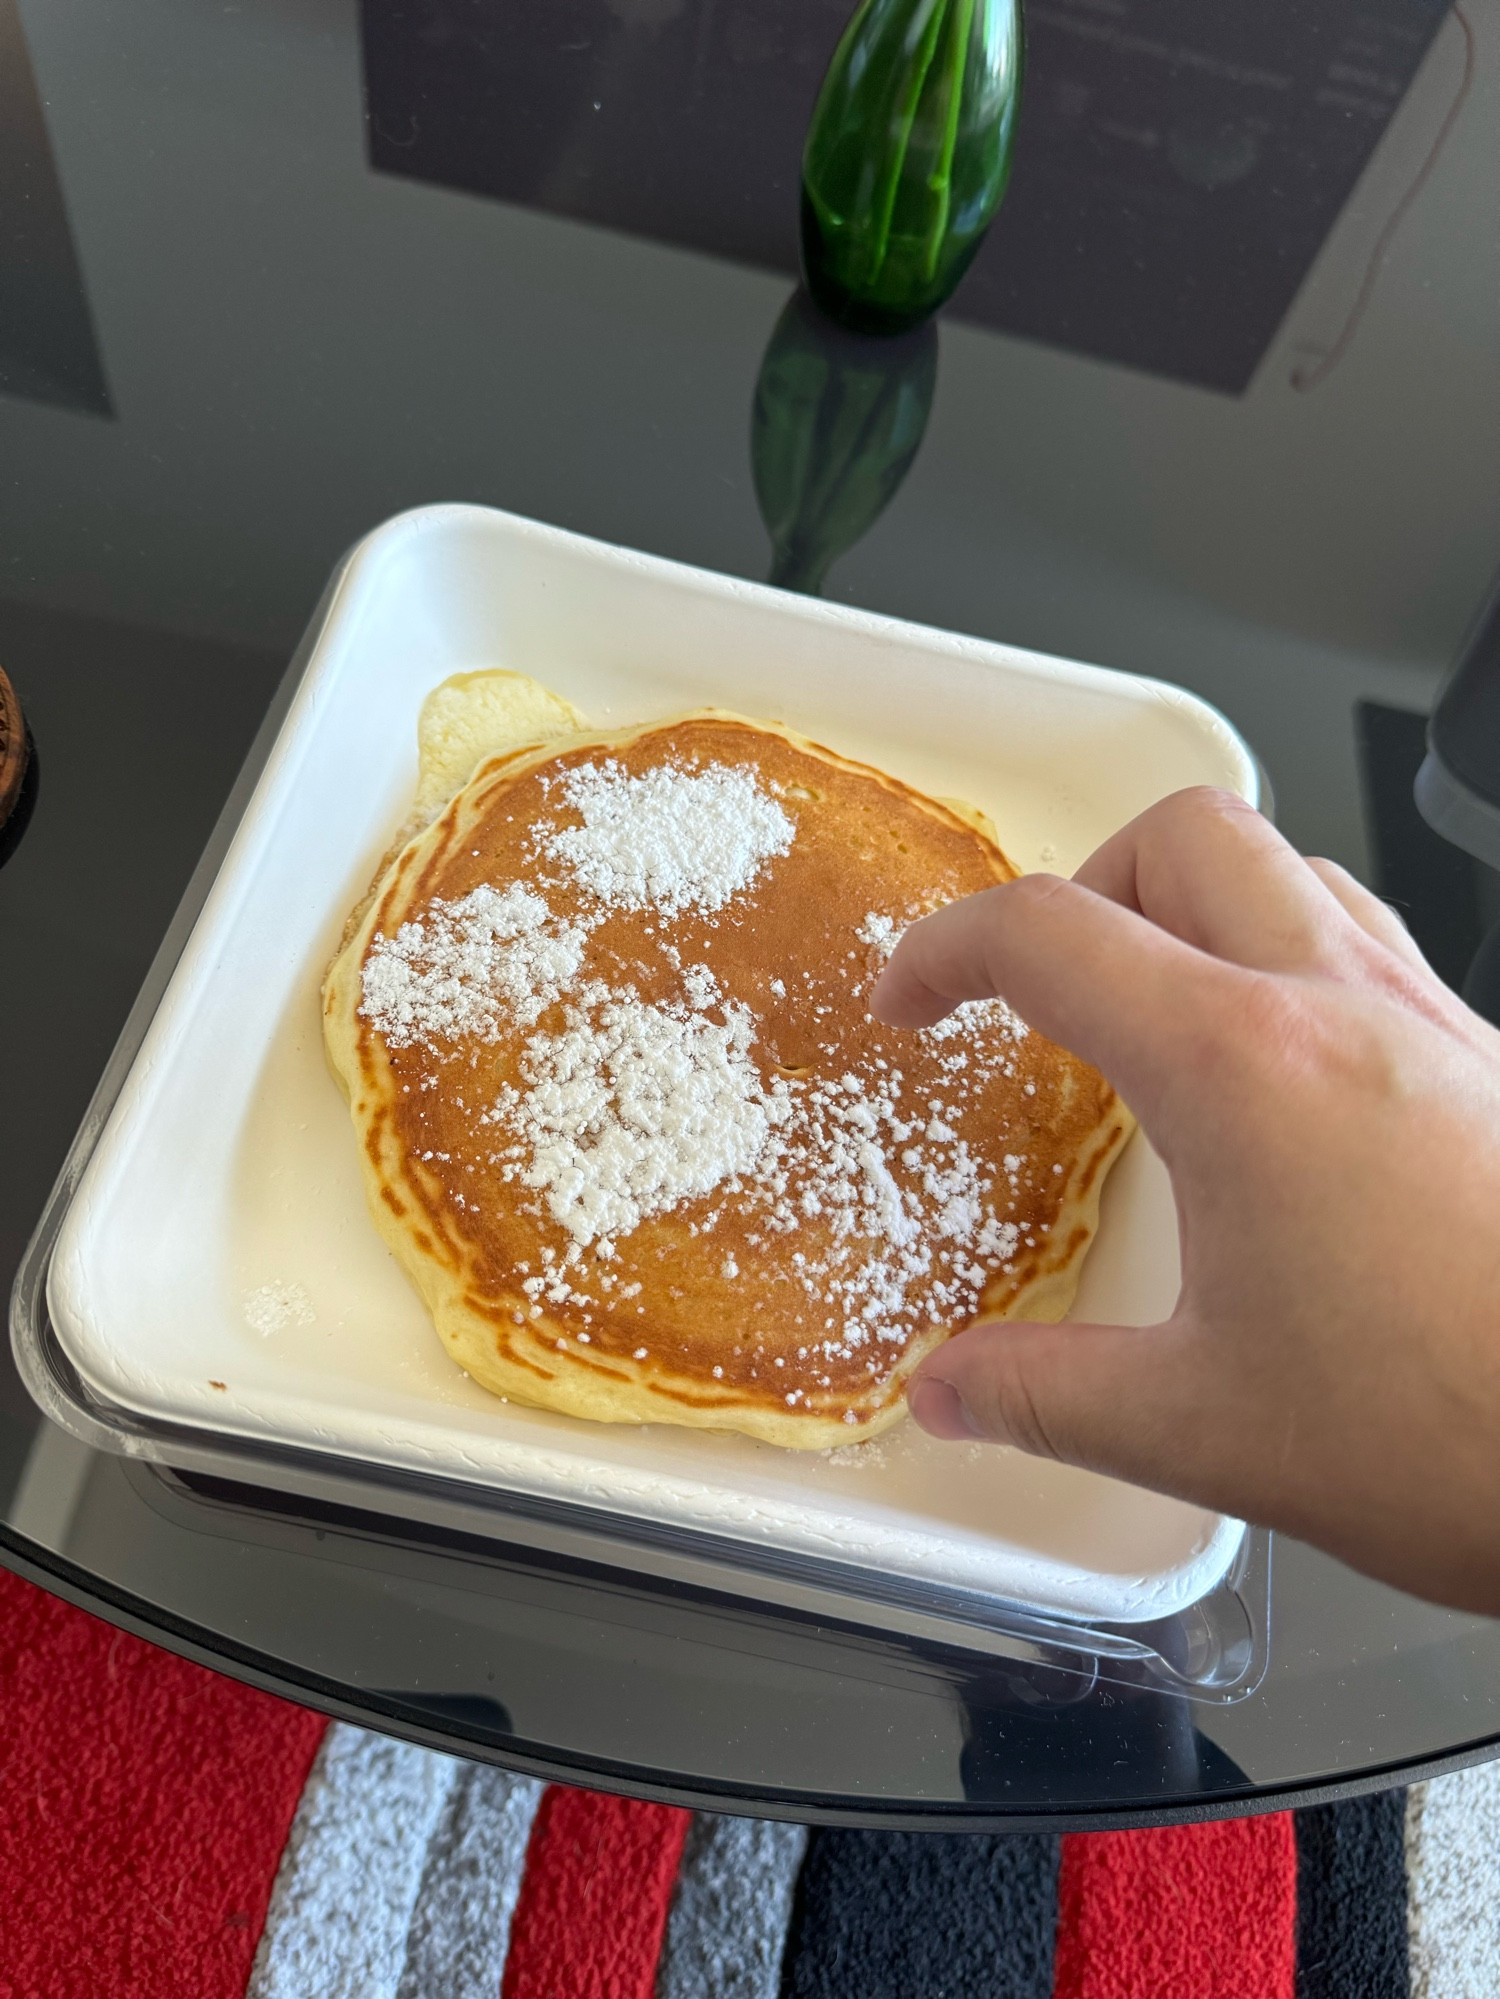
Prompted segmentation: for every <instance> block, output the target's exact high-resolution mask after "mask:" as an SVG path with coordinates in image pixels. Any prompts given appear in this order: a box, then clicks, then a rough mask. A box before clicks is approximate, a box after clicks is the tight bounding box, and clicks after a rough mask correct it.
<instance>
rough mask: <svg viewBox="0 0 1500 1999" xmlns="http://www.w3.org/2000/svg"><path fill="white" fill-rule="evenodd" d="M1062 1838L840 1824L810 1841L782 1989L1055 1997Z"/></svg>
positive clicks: (802, 1994)
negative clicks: (846, 1828) (848, 1828)
mask: <svg viewBox="0 0 1500 1999" xmlns="http://www.w3.org/2000/svg"><path fill="white" fill-rule="evenodd" d="M1058 1853H1059V1843H1058V1841H1057V1840H1056V1839H1053V1838H1050V1837H1048V1836H1046V1835H1043V1834H1037V1833H1028V1834H1017V1835H1015V1836H1013V1837H1005V1836H1003V1835H995V1834H989V1833H920V1832H837V1831H827V1830H818V1831H815V1832H814V1833H813V1834H812V1836H811V1838H810V1839H809V1841H808V1846H807V1858H806V1860H805V1861H804V1862H803V1864H802V1873H801V1875H800V1877H799V1879H798V1882H797V1895H796V1900H795V1903H794V1905H793V1909H792V1922H791V1928H790V1930H789V1931H788V1934H787V1948H786V1957H785V1959H784V1960H783V1971H782V1984H781V1991H782V1999H1050V1995H1051V1992H1052V1948H1053V1938H1054V1935H1055V1932H1056V1929H1057V1866H1058Z"/></svg>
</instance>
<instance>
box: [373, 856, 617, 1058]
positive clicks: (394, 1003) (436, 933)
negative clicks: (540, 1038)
mask: <svg viewBox="0 0 1500 1999" xmlns="http://www.w3.org/2000/svg"><path fill="white" fill-rule="evenodd" d="M587 935H588V931H587V927H586V926H585V925H583V924H580V923H565V922H559V921H556V920H554V918H553V916H552V912H551V911H550V910H549V908H548V907H547V904H546V903H545V902H544V901H543V899H542V898H541V896H539V895H537V894H536V893H535V892H534V891H533V890H532V889H529V888H527V887H525V886H524V885H523V884H522V883H520V882H517V883H515V884H514V885H513V886H511V887H510V888H507V889H506V890H505V891H504V892H503V893H502V892H501V891H500V890H498V889H494V888H491V887H489V886H488V885H484V886H481V887H479V888H476V889H474V890H472V891H471V892H470V893H469V894H468V895H466V896H463V897H461V898H459V899H458V900H457V901H453V902H443V901H441V900H438V901H433V902H431V903H429V904H428V906H427V914H426V917H425V919H422V920H413V921H411V922H409V923H403V924H402V925H401V928H400V929H399V930H398V931H397V932H396V934H395V936H394V937H384V936H382V935H381V934H380V933H379V932H378V931H377V933H376V935H375V938H374V940H373V942H372V944H371V947H370V951H369V954H368V956H367V957H366V959H365V965H364V975H363V979H362V997H361V1003H360V1009H359V1010H360V1012H361V1013H362V1014H363V1015H364V1017H365V1018H366V1019H367V1020H368V1021H369V1022H370V1024H371V1025H372V1026H373V1027H376V1028H378V1029H379V1031H380V1033H381V1034H382V1035H383V1036H384V1037H385V1040H386V1042H387V1043H388V1044H389V1046H391V1047H392V1048H405V1047H406V1046H408V1045H409V1044H410V1043H411V1042H413V1041H421V1042H425V1043H427V1044H429V1045H430V1044H431V1043H433V1042H434V1041H455V1040H458V1039H459V1038H460V1037H463V1036H473V1037H474V1038H475V1039H477V1040H480V1041H494V1040H495V1039H496V1038H497V1036H498V1034H499V1031H500V1022H501V1019H502V1017H503V1016H504V1015H505V1014H507V1013H509V1014H511V1015H513V1016H514V1017H515V1019H516V1020H517V1021H519V1022H520V1024H521V1025H522V1026H523V1027H529V1026H531V1024H532V1023H533V1022H534V1021H536V1020H537V1019H538V1018H539V1017H540V1015H541V1013H542V1011H543V1009H544V1008H545V1007H547V1006H550V1005H552V1004H554V1003H555V1002H556V1001H557V1000H558V999H559V998H560V997H561V994H562V992H563V990H564V988H565V987H566V986H568V985H569V984H570V983H571V982H572V980H573V979H575V978H576V977H577V975H578V969H579V966H580V964H581V963H582V961H583V947H584V940H585V938H586V937H587Z"/></svg>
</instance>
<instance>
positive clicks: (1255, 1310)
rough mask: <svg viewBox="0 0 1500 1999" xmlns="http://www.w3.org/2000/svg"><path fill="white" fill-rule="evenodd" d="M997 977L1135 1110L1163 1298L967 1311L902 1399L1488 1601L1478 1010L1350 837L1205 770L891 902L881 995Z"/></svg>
mask: <svg viewBox="0 0 1500 1999" xmlns="http://www.w3.org/2000/svg"><path fill="white" fill-rule="evenodd" d="M997 993H998V994H1001V995H1003V997H1004V998H1005V999H1006V1000H1007V1001H1008V1002H1009V1003H1010V1004H1011V1005H1012V1006H1013V1007H1014V1008H1015V1009H1016V1011H1017V1012H1018V1013H1019V1014H1021V1015H1022V1017H1023V1018H1024V1019H1026V1020H1028V1021H1029V1022H1031V1024H1032V1025H1033V1026H1035V1027H1036V1028H1038V1029H1039V1030H1040V1031H1041V1032H1042V1033H1043V1034H1046V1035H1048V1036H1049V1037H1050V1038H1051V1039H1053V1040H1055V1041H1058V1042H1061V1043H1062V1044H1063V1045H1064V1046H1066V1047H1068V1048H1071V1049H1073V1050H1075V1051H1076V1052H1077V1053H1078V1054H1080V1055H1082V1056H1083V1057H1084V1058H1085V1059H1086V1060H1087V1061H1090V1062H1092V1063H1094V1064H1095V1065H1096V1066H1097V1067H1098V1068H1100V1069H1101V1070H1102V1071H1103V1072H1104V1074H1105V1075H1106V1076H1107V1077H1108V1078H1109V1080H1110V1081H1111V1082H1112V1083H1113V1084H1114V1085H1115V1087H1116V1088H1117V1089H1118V1090H1119V1091H1120V1094H1121V1095H1122V1096H1123V1097H1124V1099H1125V1101H1126V1102H1127V1103H1128V1104H1129V1105H1130V1107H1131V1109H1132V1110H1133V1111H1134V1112H1135V1114H1136V1116H1137V1117H1138V1118H1139V1120H1140V1123H1141V1126H1142V1129H1143V1130H1144V1131H1145V1133H1146V1134H1147V1136H1148V1137H1149V1139H1150V1141H1151V1143H1152V1145H1153V1146H1154V1147H1155V1148H1156V1150H1157V1152H1158V1153H1159V1154H1160V1155H1161V1157H1162V1159H1163V1160H1164V1161H1165V1163H1166V1167H1167V1170H1168V1172H1169V1173H1170V1174H1171V1177H1172V1186H1173V1191H1174V1194H1175V1196H1176V1202H1177V1215H1178V1224H1179V1228H1180V1232H1181V1241H1182V1291H1181V1295H1180V1297H1179V1299H1178V1303H1177V1308H1176V1310H1175V1311H1174V1312H1173V1314H1172V1316H1171V1318H1170V1319H1168V1320H1166V1321H1165V1322H1164V1323H1163V1324H1161V1325H1158V1326H1149V1327H1121V1326H1093V1325H1081V1324H1069V1323H1065V1324H1062V1325H1057V1326H1050V1325H1025V1324H1015V1323H997V1324H989V1325H977V1326H973V1327H971V1328H970V1329H969V1330H968V1331H966V1332H963V1333H960V1334H958V1335H957V1336H956V1337H955V1338H953V1339H952V1340H950V1341H948V1342H947V1343H946V1344H945V1345H943V1346H941V1347H939V1348H938V1349H937V1351H936V1352H935V1353H933V1354H931V1355H930V1356H929V1357H928V1358H927V1360H926V1361H925V1362H924V1363H923V1365H922V1366H921V1367H920V1368H919V1369H918V1371H917V1373H916V1374H915V1375H914V1377H913V1379H912V1382H911V1385H910V1387H909V1389H908V1400H909V1402H910V1405H911V1410H912V1414H913V1415H914V1416H915V1418H916V1420H917V1422H918V1423H920V1424H921V1426H922V1427H923V1428H924V1429H926V1430H929V1431H931V1432H932V1433H933V1434H934V1435H935V1436H939V1437H950V1438H956V1437H973V1436H976V1435H978V1436H981V1437H985V1438H989V1439H991V1440H993V1441H994V1442H997V1443H1007V1444H1015V1445H1017V1446H1019V1447H1020V1448H1021V1449H1022V1450H1027V1451H1033V1452H1036V1453H1037V1454H1038V1455H1041V1456H1047V1457H1055V1458H1059V1459H1062V1460H1063V1461H1065V1462H1067V1463H1069V1464H1078V1465H1086V1466H1088V1467H1090V1468H1092V1469H1093V1470H1096V1471H1101V1472H1108V1473H1111V1474H1113V1475H1114V1476H1116V1477H1119V1478H1124V1479H1129V1480H1131V1481H1133V1482H1134V1483H1136V1484H1138V1485H1145V1486H1150V1487H1153V1488H1154V1489H1155V1490H1157V1491H1160V1492H1168V1493H1174V1494H1176V1495H1177V1496H1179V1497H1181V1498H1183V1499H1189V1500H1193V1501H1195V1502H1197V1503H1199V1504H1201V1505H1205V1506H1211V1507H1214V1508H1216V1509H1218V1510H1221V1511H1223V1512H1226V1513H1231V1514H1234V1515H1237V1516H1239V1517H1240V1518H1244V1519H1249V1520H1254V1521H1258V1522H1261V1523H1263V1524H1265V1525H1267V1526H1272V1527H1277V1528H1282V1529H1285V1530H1287V1531H1289V1532H1290V1533H1293V1534H1295V1535H1297V1536H1299V1537H1300V1538H1302V1539H1304V1540H1307V1541H1311V1542H1314V1543H1316V1544H1317V1545H1319V1546H1321V1547H1323V1548H1326V1549H1328V1550H1329V1551H1330V1552H1331V1553H1333V1554H1335V1555H1338V1556H1340V1557H1341V1558H1342V1559H1343V1560H1345V1561H1348V1562H1350V1563H1352V1564H1354V1566H1356V1567H1357V1568H1361V1569H1364V1570H1366V1571H1368V1572H1369V1573H1370V1574H1372V1575H1376V1576H1379V1577H1381V1578H1382V1579H1383V1580H1385V1581H1387V1582H1392V1583H1396V1584H1398V1585H1399V1586H1400V1587H1402V1588H1403V1589H1408V1590H1413V1591H1415V1592H1417V1593H1418V1594H1420V1595H1422V1596H1428V1597H1432V1598H1435V1599H1437V1600H1438V1601H1441V1602H1445V1603H1451V1604H1455V1605H1461V1606H1463V1607H1465V1608H1469V1609H1474V1610H1482V1611H1488V1612H1494V1613H1500V1033H1497V1032H1496V1031H1495V1029H1494V1028H1492V1027H1490V1026H1488V1025H1487V1024H1486V1023H1485V1022H1484V1021H1482V1020H1481V1019H1480V1018H1479V1017H1478V1015H1476V1014H1474V1013H1471V1012H1470V1011H1469V1009H1468V1008H1467V1007H1465V1006H1464V1005H1463V1004H1462V1002H1461V1001H1460V1000H1458V999H1457V998H1456V997H1455V996H1454V995H1453V994H1452V993H1451V992H1449V991H1448V990H1447V988H1446V987H1445V986H1443V985H1442V984H1441V983H1440V981H1439V980H1438V979H1437V977H1436V976H1435V975H1434V973H1433V972H1432V971H1431V970H1430V968H1429V967H1428V965H1427V964H1426V962H1425V960H1424V959H1423V958H1422V956H1421V954H1420V953H1419V952H1418V950H1417V948H1416V946H1415V945H1414V944H1413V943H1412V941H1411V939H1410V937H1409V936H1408V935H1407V933H1406V931H1405V930H1404V929H1403V928H1402V926H1401V924H1400V923H1399V921H1398V920H1397V919H1396V917H1395V916H1394V915H1393V914H1392V913H1391V912H1390V911H1389V910H1388V909H1387V908H1386V907H1385V905H1384V904H1383V903H1381V902H1379V901H1378V900H1377V899H1376V898H1375V897H1374V896H1373V895H1371V894H1369V893H1368V892H1367V891H1366V890H1365V889H1363V888H1361V887H1360V886H1359V884H1358V883H1357V882H1356V881H1354V879H1353V878H1352V877H1351V876H1350V875H1348V874H1346V873H1345V872H1344V870H1343V869H1341V868H1338V867H1336V866H1334V864H1333V863H1332V862H1329V861H1306V860H1303V859H1301V858H1300V857H1299V856H1298V855H1297V854H1296V853H1295V851H1294V850H1293V849H1292V848H1291V847H1289V846H1288V845H1287V843H1286V842H1285V841H1284V840H1283V839H1282V838H1281V837H1280V835H1279V834H1278V833H1276V832H1275V830H1274V829H1273V828H1272V827H1271V826H1270V825H1269V824H1268V823H1267V821H1266V820H1265V819H1263V818H1262V817H1261V816H1260V815H1259V814H1258V813H1257V812H1255V811H1254V810H1253V809H1252V808H1251V807H1250V806H1248V805H1246V804H1245V803H1244V802H1243V800H1241V799H1238V798H1235V797H1233V796H1231V795H1230V794H1228V793H1224V792H1217V791H1211V790H1206V789H1204V790H1195V791H1183V792H1178V793H1176V794H1175V795H1174V796H1173V797H1171V798H1167V799H1164V800H1163V801H1162V802H1161V803H1160V804H1159V805H1155V806H1153V807H1152V808H1151V809H1150V810H1149V811H1148V812H1144V813H1142V814H1141V816H1140V817H1139V818H1138V819H1136V820H1134V821H1132V823H1131V824H1130V825H1129V826H1127V827H1125V828H1124V829H1123V830H1122V831H1121V832H1119V833H1117V834H1116V835H1115V836H1114V838H1113V839H1111V840H1109V841H1107V842H1106V843H1105V845H1104V846H1102V847H1101V848H1100V849H1099V850H1098V852H1097V853H1095V854H1094V855H1093V856H1092V857H1091V859H1089V860H1088V861H1086V862H1085V864H1084V865H1083V867H1081V868H1080V869H1079V870H1078V873H1077V874H1076V875H1075V876H1074V878H1073V880H1072V881H1071V882H1067V881H1062V880H1060V879H1058V878H1057V877H1056V876H1052V875H1025V876H1022V877H1021V878H1020V879H1019V880H1017V881H1014V882H1010V883H1007V884H1006V885H1004V886H1003V887H998V888H993V889H988V890H986V891H985V892H984V893H982V894H979V895H974V896H969V897H967V898H965V899H964V900H962V901H959V902H955V903H951V904H949V905H948V906H947V907H946V908H944V909H941V910H939V911H938V912H937V913H936V914H934V915H932V916H929V917H927V918H925V919H924V920H923V921H922V922H920V923H917V924H915V925H913V927H912V928H911V929H910V930H909V931H908V932H907V933H906V935H905V936H904V937H903V938H902V940H901V943H900V944H899V946H898V947H897V949H896V951H895V953H894V955H893V956H892V958H891V960H890V963H889V964H888V965H887V967H886V969H885V971H884V973H883V974H882V976H881V978H880V980H879V982H878V983H877V985H876V987H875V990H874V993H873V994H872V997H871V1009H872V1011H873V1012H874V1013H875V1014H876V1015H877V1017H878V1018H879V1019H881V1020H884V1021H886V1022H888V1023H890V1024H892V1025H895V1026H904V1027H922V1026H927V1025H930V1024H931V1023H932V1022H933V1021H936V1020H939V1019H941V1018H942V1016H943V1015H944V1014H946V1013H948V1012H950V1011H951V1010H952V1008H953V1007H954V1006H955V1005H956V1004H957V1003H958V1002H959V1001H961V1000H966V999H978V998H982V997H986V996H989V995H992V994H997Z"/></svg>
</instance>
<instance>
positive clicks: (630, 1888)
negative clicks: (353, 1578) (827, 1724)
mask: <svg viewBox="0 0 1500 1999" xmlns="http://www.w3.org/2000/svg"><path fill="white" fill-rule="evenodd" d="M1497 1770H1500V1765H1497V1766H1494V1767H1493V1768H1480V1769H1477V1770H1472V1771H1468V1772H1464V1773H1462V1774H1460V1775H1458V1776H1456V1777H1446V1778H1440V1779H1439V1780H1437V1781H1436V1782H1434V1783H1431V1784H1425V1785H1421V1786H1419V1787H1417V1788H1415V1789H1413V1790H1412V1791H1410V1792H1387V1793H1385V1794H1384V1795H1382V1796H1379V1797H1375V1798H1371V1799H1365V1800H1360V1801H1357V1802H1355V1803H1352V1804H1347V1805H1337V1806H1328V1807H1320V1808H1317V1809H1314V1810H1309V1811H1304V1812H1296V1813H1278V1814H1274V1815H1271V1816H1266V1817H1261V1818H1252V1819H1235V1820H1225V1821H1221V1822H1217V1823H1212V1824H1207V1825H1199V1826H1190V1827H1175V1828H1168V1829H1164V1830H1152V1831H1142V1832H1129V1833H1092V1834H1077V1835H1069V1836H1068V1837H1065V1838H1062V1839H1053V1838H1047V1837H1042V1836H1039V1835H1019V1836H1015V1837H992V1836H989V1835H981V1834H953V1835H945V1834H944V1835H938V1834H915V1833H897V1832H849V1831H828V1830H815V1831H813V1832H811V1833H808V1832H807V1831H805V1830H804V1829H803V1828H801V1827H798V1826H788V1825H780V1824H776V1823H773V1822H771V1821H769V1820H764V1819H747V1818H727V1817H721V1816H719V1815H717V1814H714V1813H708V1812H698V1813H694V1812H687V1811H681V1810H677V1809H675V1808H673V1807H670V1806H666V1805H651V1804H638V1803H634V1802H631V1801H628V1800H625V1799H620V1798H614V1797H607V1796H604V1795H602V1794H600V1793H598V1792H593V1791H583V1790H575V1789H569V1788H565V1787H562V1786H557V1785H545V1784H540V1783H537V1782H534V1781H533V1780H531V1779H529V1778H523V1777H514V1776H510V1775H508V1774H506V1773H505V1772H503V1771H498V1770H494V1769H490V1768H488V1767H487V1766H484V1765H480V1764H470V1763H465V1762H462V1761H459V1760H457V1759H454V1758H451V1757H447V1756H441V1755H436V1754H434V1753H432V1752H431V1751H429V1750H425V1749H417V1748H413V1747H411V1746H410V1745H408V1744H405V1743H400V1742H395V1741H392V1740H390V1739H389V1738H387V1737H384V1736H379V1735H372V1734H369V1733H367V1732H366V1731H364V1730H362V1729H357V1728H351V1727H348V1726H346V1725H344V1724H342V1723H335V1724H332V1725H330V1724H327V1723H325V1722H324V1721H323V1720H322V1719H321V1717H319V1716H317V1715H313V1714H310V1713H307V1712H306V1711H305V1710H303V1709H300V1708H296V1707H291V1706H288V1705H287V1704H286V1703H284V1702H281V1701H277V1700H274V1699H272V1698H270V1697H269V1696H267V1695H265V1694H260V1693H256V1692H254V1691H252V1690H250V1689H248V1688H245V1687H242V1686H239V1685H237V1684H236V1683H235V1682H233V1681H231V1680H226V1679H222V1678H220V1677H219V1676H218V1675H216V1674H214V1673H210V1672H207V1671H205V1670H204V1669H203V1668H201V1667H198V1666H193V1665H190V1664H188V1663H186V1662H185V1661H183V1660H180V1659H176V1658H173V1657H171V1656H170V1655H168V1654H166V1653H163V1652H160V1651H158V1650H157V1649H156V1648H155V1647H153V1646H150V1645H148V1644H145V1643H143V1642H142V1641H140V1640H138V1639H135V1638H131V1637H129V1636H128V1635H126V1634H124V1633H121V1632H118V1631H115V1630H113V1629H112V1628H111V1627H109V1626H107V1625H104V1624H101V1623H99V1622H98V1621H96V1620H95V1619H93V1618H91V1617H88V1616H86V1615H85V1614H84V1613H83V1612H81V1611H77V1610H73V1609H71V1608H69V1607H68V1606H67V1605H64V1604H62V1603H60V1602H58V1601H57V1600H56V1599H55V1598H52V1597H49V1596H47V1595H45V1594H44V1593H43V1592H41V1591H40V1590H37V1589H34V1588H32V1587H31V1586H30V1585H29V1584H27V1583H23V1582H21V1581H19V1580H17V1579H16V1578H15V1577H12V1576H9V1575H6V1574H3V1573H0V1999H1407V1995H1417V1999H1496V1996H1497V1995H1500V1892H1497V1891H1500V1779H1497V1776H1496V1774H1495V1773H1496V1771H1497Z"/></svg>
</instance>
